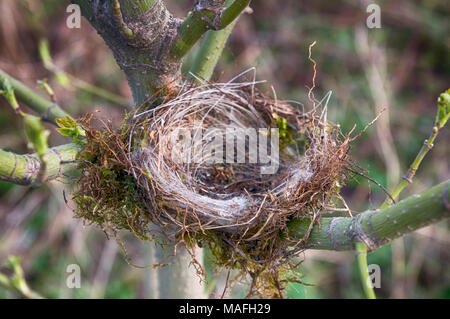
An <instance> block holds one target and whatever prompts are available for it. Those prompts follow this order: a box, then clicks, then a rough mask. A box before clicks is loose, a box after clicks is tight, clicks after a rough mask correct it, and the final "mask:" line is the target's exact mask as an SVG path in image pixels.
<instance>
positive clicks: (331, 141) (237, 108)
mask: <svg viewBox="0 0 450 319" xmlns="http://www.w3.org/2000/svg"><path fill="white" fill-rule="evenodd" d="M255 84H256V83H255V82H254V81H252V82H240V83H236V82H228V83H206V84H202V85H198V86H187V87H184V88H183V89H182V90H180V92H179V93H178V95H177V96H176V97H174V98H171V99H170V100H168V101H166V102H164V103H162V104H161V105H159V106H157V107H156V108H154V109H151V110H147V111H142V112H139V110H136V112H135V113H134V115H133V116H132V118H131V122H132V128H133V129H132V136H133V138H134V141H135V142H134V146H133V151H132V152H130V155H129V156H130V162H132V163H133V166H132V167H133V168H132V169H131V171H132V174H133V176H134V178H135V180H136V183H137V185H138V186H139V187H140V189H141V191H142V193H143V194H144V195H143V196H144V199H145V202H146V205H147V206H148V207H149V212H151V214H152V217H153V219H154V221H156V223H157V224H159V225H160V226H164V227H165V228H166V229H170V231H171V233H172V234H179V233H180V232H183V231H186V230H189V231H195V232H199V231H202V232H204V231H205V230H219V231H223V232H228V233H237V234H241V235H243V236H244V235H245V236H246V237H247V238H250V239H257V238H259V237H261V236H265V235H267V234H269V233H276V232H278V231H279V230H280V229H281V228H283V227H285V226H286V223H287V221H289V219H290V218H293V217H299V216H311V215H313V214H315V212H316V211H317V210H318V209H319V208H320V206H321V205H322V204H324V203H326V202H327V201H329V200H330V195H332V194H333V193H334V192H335V191H334V190H335V189H336V188H337V185H338V184H339V181H340V180H342V179H343V169H342V168H343V167H344V165H345V164H346V162H347V158H346V153H347V152H346V150H347V146H346V145H344V144H345V143H342V142H340V141H339V138H340V136H339V134H340V132H339V130H338V128H337V127H336V126H334V125H333V124H331V123H327V121H326V108H325V109H324V108H319V107H317V106H315V107H314V108H313V109H312V110H311V111H309V112H304V111H301V110H299V109H297V108H294V107H293V106H291V105H290V104H288V103H286V102H284V101H278V100H276V99H271V98H267V97H266V96H264V95H263V94H261V93H260V92H259V91H258V90H256V89H255ZM324 115H325V116H324Z"/></svg>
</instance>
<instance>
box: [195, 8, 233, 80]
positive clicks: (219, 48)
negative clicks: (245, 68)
mask: <svg viewBox="0 0 450 319" xmlns="http://www.w3.org/2000/svg"><path fill="white" fill-rule="evenodd" d="M222 2H223V1H222ZM232 2H233V0H227V1H226V3H225V6H226V7H229V6H230V5H231V3H232ZM216 5H217V4H216ZM237 20H238V19H234V21H233V22H231V23H230V24H229V25H228V26H227V27H226V28H225V29H223V30H220V31H215V30H209V31H208V32H206V35H205V38H204V39H203V41H202V43H201V45H200V49H199V51H198V53H197V54H196V56H195V59H194V62H193V63H192V67H191V69H190V70H189V72H190V73H192V74H194V75H196V76H198V77H200V78H201V79H204V80H207V81H208V80H209V79H210V78H211V76H212V74H213V72H214V69H215V68H216V65H217V62H218V61H219V58H220V56H221V55H222V52H223V49H224V48H225V44H226V42H227V40H228V37H229V36H230V34H231V31H232V30H233V28H234V25H235V24H236V22H237Z"/></svg>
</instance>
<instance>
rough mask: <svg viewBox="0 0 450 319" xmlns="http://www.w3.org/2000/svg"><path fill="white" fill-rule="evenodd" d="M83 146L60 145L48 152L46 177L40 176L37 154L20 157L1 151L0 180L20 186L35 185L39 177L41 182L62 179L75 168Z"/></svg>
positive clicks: (46, 155) (39, 163)
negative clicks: (73, 162) (74, 163)
mask: <svg viewBox="0 0 450 319" xmlns="http://www.w3.org/2000/svg"><path fill="white" fill-rule="evenodd" d="M80 150H81V146H80V145H78V144H75V143H69V144H65V145H60V146H57V147H53V148H50V149H48V150H47V152H46V153H45V154H44V158H45V162H46V174H45V176H43V177H42V176H39V173H40V166H41V161H40V160H39V157H38V156H37V154H27V155H18V154H15V153H13V152H8V151H4V150H1V149H0V180H3V181H7V182H11V183H15V184H19V185H33V184H34V183H35V182H36V181H37V179H38V177H39V179H40V181H41V182H45V181H49V180H52V179H56V178H58V177H61V176H62V175H63V174H64V173H65V172H67V171H69V170H71V169H73V168H74V165H73V164H71V163H65V162H71V161H74V160H75V158H76V156H77V154H78V152H79V151H80Z"/></svg>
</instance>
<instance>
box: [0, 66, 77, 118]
mask: <svg viewBox="0 0 450 319" xmlns="http://www.w3.org/2000/svg"><path fill="white" fill-rule="evenodd" d="M2 77H4V78H7V79H8V80H9V82H10V83H11V85H12V86H13V87H14V93H15V95H16V97H17V99H18V100H19V101H21V102H23V103H25V104H26V105H28V106H29V107H30V108H31V109H33V110H34V111H36V112H37V113H39V114H40V115H41V118H42V119H43V120H44V121H47V122H51V123H55V119H57V118H61V117H66V116H69V117H70V115H69V114H68V113H66V112H65V111H64V110H63V109H62V108H61V107H60V106H59V105H58V104H56V103H53V102H51V101H49V100H47V99H45V98H43V97H42V96H40V95H39V94H37V93H35V92H34V91H33V90H31V89H30V88H29V87H27V86H26V85H25V84H23V83H22V82H20V81H18V80H16V79H15V78H13V77H12V76H10V75H9V74H7V73H6V72H4V71H2V70H0V78H2Z"/></svg>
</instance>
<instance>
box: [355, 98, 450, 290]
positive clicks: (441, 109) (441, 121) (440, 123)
mask: <svg viewBox="0 0 450 319" xmlns="http://www.w3.org/2000/svg"><path fill="white" fill-rule="evenodd" d="M448 92H449V90H447V92H444V93H442V94H441V95H440V96H439V98H438V107H437V108H438V111H437V115H436V120H435V121H434V125H433V129H432V132H431V135H430V136H429V138H428V139H426V140H425V141H424V143H423V145H422V147H421V148H420V151H419V153H418V154H417V156H416V158H415V159H414V161H413V162H412V163H411V165H410V167H409V169H408V171H407V173H406V174H405V176H403V178H402V180H401V181H400V182H399V183H398V184H397V186H396V187H395V188H394V190H393V191H392V193H391V197H389V196H387V197H386V199H385V201H384V202H383V203H382V204H381V205H380V207H379V209H385V208H387V207H389V206H390V205H392V204H393V201H392V199H394V200H395V199H397V198H398V197H399V195H400V193H401V192H402V191H403V190H404V189H405V188H406V187H407V186H408V185H409V184H411V183H412V180H413V177H414V175H415V174H416V172H417V170H418V168H419V166H420V164H421V163H422V160H423V159H424V158H425V155H427V153H428V152H429V151H430V150H431V149H432V148H433V142H434V140H435V139H436V137H437V135H438V133H439V131H440V130H441V129H442V128H443V127H444V126H445V123H447V120H448V118H449V116H450V96H449V93H448ZM359 247H360V249H358V250H360V251H361V252H359V253H358V268H359V273H360V275H361V277H360V279H361V283H362V285H363V289H364V292H365V294H366V296H368V294H369V295H370V296H371V295H373V296H374V297H375V292H374V291H373V287H372V286H368V285H367V281H366V276H367V275H368V273H367V264H363V263H362V261H361V260H362V259H367V247H366V246H365V244H364V243H359ZM363 268H364V269H363ZM368 291H369V292H368Z"/></svg>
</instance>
